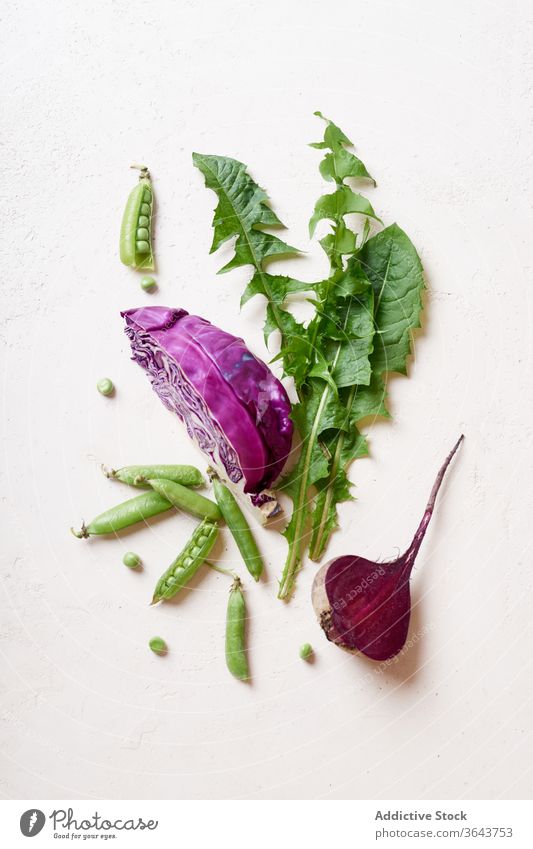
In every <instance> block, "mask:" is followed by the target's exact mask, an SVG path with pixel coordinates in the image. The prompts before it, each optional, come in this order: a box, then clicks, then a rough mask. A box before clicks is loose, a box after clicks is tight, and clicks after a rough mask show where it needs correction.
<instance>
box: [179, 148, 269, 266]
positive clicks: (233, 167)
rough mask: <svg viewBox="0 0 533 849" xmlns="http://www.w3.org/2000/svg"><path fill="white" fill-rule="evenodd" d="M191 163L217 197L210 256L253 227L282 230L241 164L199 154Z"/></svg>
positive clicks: (220, 157)
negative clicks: (277, 227)
mask: <svg viewBox="0 0 533 849" xmlns="http://www.w3.org/2000/svg"><path fill="white" fill-rule="evenodd" d="M192 160H193V163H194V165H195V166H196V167H197V168H198V169H199V170H200V171H201V172H202V174H203V175H204V178H205V185H206V186H207V188H209V189H213V191H214V192H216V195H217V197H218V205H217V207H216V209H215V213H214V217H213V230H214V233H213V243H212V245H211V253H213V252H214V251H216V250H217V248H219V247H220V245H222V244H223V243H224V242H226V241H227V240H228V239H231V237H232V236H239V235H244V234H245V233H246V232H247V231H250V230H252V229H253V228H254V227H255V226H256V225H262V226H265V227H266V226H268V227H272V226H280V227H282V226H283V225H282V223H281V221H280V220H279V218H278V217H277V215H276V214H275V212H274V211H273V210H272V209H271V208H270V206H269V205H268V197H267V194H266V192H265V191H264V190H263V189H262V188H261V187H260V186H258V185H257V183H255V182H254V181H253V180H252V178H251V177H250V176H249V174H248V173H247V170H246V165H244V163H243V162H239V161H238V160H237V159H231V158H230V157H227V156H209V155H205V154H201V153H193V155H192Z"/></svg>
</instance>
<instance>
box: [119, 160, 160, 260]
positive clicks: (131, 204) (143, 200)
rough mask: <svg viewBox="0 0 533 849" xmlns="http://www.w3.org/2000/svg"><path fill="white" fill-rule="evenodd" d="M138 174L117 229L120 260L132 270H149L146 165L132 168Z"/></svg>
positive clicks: (150, 204) (150, 211) (150, 213)
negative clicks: (120, 224)
mask: <svg viewBox="0 0 533 849" xmlns="http://www.w3.org/2000/svg"><path fill="white" fill-rule="evenodd" d="M131 167H132V168H138V169H139V171H140V176H139V182H138V183H137V185H136V186H135V188H134V189H133V190H132V191H131V192H130V195H129V197H128V200H127V202H126V207H125V209H124V215H123V216H122V226H121V228H120V260H121V262H122V263H124V265H128V266H130V267H132V268H139V269H145V270H147V271H153V270H154V268H155V262H154V253H153V247H152V224H153V217H154V193H153V189H152V183H151V180H150V172H149V171H148V168H147V167H146V165H132V166H131Z"/></svg>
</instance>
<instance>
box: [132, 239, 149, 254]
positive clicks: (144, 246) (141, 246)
mask: <svg viewBox="0 0 533 849" xmlns="http://www.w3.org/2000/svg"><path fill="white" fill-rule="evenodd" d="M135 247H136V248H137V253H139V254H147V253H149V252H150V245H149V243H148V242H143V241H141V242H135Z"/></svg>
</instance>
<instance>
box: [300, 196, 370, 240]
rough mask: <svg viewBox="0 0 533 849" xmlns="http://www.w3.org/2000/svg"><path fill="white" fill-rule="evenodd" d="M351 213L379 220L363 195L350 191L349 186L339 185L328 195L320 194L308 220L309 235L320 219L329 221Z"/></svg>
mask: <svg viewBox="0 0 533 849" xmlns="http://www.w3.org/2000/svg"><path fill="white" fill-rule="evenodd" d="M351 213H359V214H361V215H367V216H368V217H369V218H374V219H375V220H376V221H379V220H380V219H379V218H378V217H377V215H376V213H375V212H374V210H373V208H372V205H371V204H370V202H369V201H367V199H366V198H365V197H363V195H360V194H359V193H358V192H354V191H352V189H351V188H350V187H349V186H340V187H339V188H338V189H337V190H336V191H334V192H332V193H331V194H329V195H322V196H321V197H319V199H318V200H317V202H316V204H315V211H314V213H313V215H312V216H311V219H310V221H309V235H310V236H312V235H313V233H314V232H315V229H316V225H317V224H318V222H319V221H321V220H322V219H324V218H327V219H329V220H330V221H337V220H338V219H340V218H341V217H342V216H343V215H349V214H351Z"/></svg>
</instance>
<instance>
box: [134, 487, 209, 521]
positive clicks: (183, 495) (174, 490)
mask: <svg viewBox="0 0 533 849" xmlns="http://www.w3.org/2000/svg"><path fill="white" fill-rule="evenodd" d="M148 483H149V484H150V486H151V487H152V489H155V491H156V492H158V493H159V495H162V496H163V498H166V499H167V500H168V501H170V503H171V504H173V505H174V507H177V508H178V510H184V511H185V512H186V513H191V515H193V516H198V518H199V519H211V521H212V522H219V521H220V520H221V519H222V513H221V512H220V510H219V509H218V507H217V505H216V504H215V502H214V501H210V500H209V498H205V497H204V496H203V495H200V493H199V492H195V491H194V490H193V489H187V487H186V486H182V485H181V484H180V483H174V481H168V480H164V479H163V478H161V479H158V478H150V480H149V481H148Z"/></svg>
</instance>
